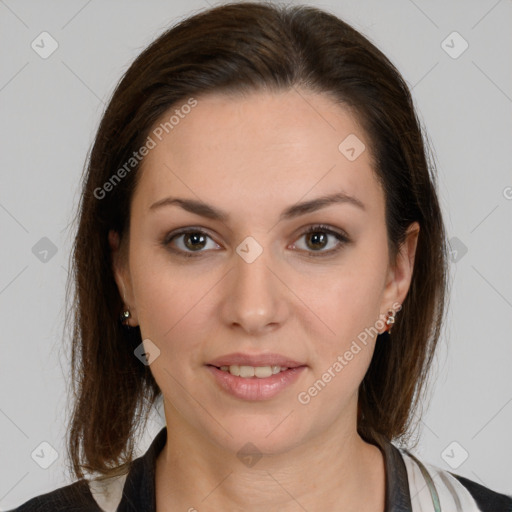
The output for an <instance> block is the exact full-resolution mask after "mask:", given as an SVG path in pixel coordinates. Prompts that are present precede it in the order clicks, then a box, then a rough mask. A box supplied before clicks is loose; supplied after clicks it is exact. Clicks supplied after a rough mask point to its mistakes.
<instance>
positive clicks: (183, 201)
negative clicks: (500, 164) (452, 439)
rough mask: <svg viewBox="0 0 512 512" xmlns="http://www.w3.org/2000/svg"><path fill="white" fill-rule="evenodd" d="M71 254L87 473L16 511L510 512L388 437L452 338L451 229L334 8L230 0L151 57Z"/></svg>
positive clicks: (365, 51)
mask: <svg viewBox="0 0 512 512" xmlns="http://www.w3.org/2000/svg"><path fill="white" fill-rule="evenodd" d="M73 256H74V265H75V266H74V268H75V272H74V276H75V279H76V282H75V285H76V300H75V301H74V304H75V309H74V310H73V311H72V312H73V313H74V317H73V318H74V339H73V359H72V364H73V370H74V375H75V376H76V389H75V390H74V393H75V394H76V402H75V407H74V414H73V418H72V424H71V426H70V430H69V455H70V458H71V461H72V464H73V469H74V472H75V475H76V477H77V479H78V480H77V481H76V482H75V483H73V484H71V485H68V486H66V487H62V488H60V489H57V490H55V491H53V492H51V493H48V494H45V495H42V496H39V497H36V498H34V499H32V500H30V501H28V502H27V503H25V504H24V505H22V506H20V507H19V508H18V509H17V510H19V511H23V512H25V511H30V510H52V511H54V510H70V509H73V510H84V511H85V510H119V511H128V510H137V511H139V510H143V511H155V510H156V511H158V512H166V511H171V510H189V511H194V510H198V511H209V510H250V511H263V510H265V511H268V510H276V511H277V510H279V511H292V510H308V511H310V512H312V511H317V510H339V509H343V510H354V511H355V510H357V511H361V510H364V511H365V512H382V511H391V510H393V511H395V510H396V511H414V512H416V511H439V510H443V511H453V510H460V511H464V512H468V511H477V510H492V511H494V512H495V511H501V510H503V511H505V510H512V498H511V497H508V496H506V495H504V494H500V493H497V492H495V491H493V490H491V489H488V488H486V487H483V486H481V485H479V484H477V483H475V482H473V481H470V480H468V479H466V478H463V477H462V476H459V475H456V474H453V473H451V472H448V471H444V470H442V469H440V468H437V467H435V466H432V465H430V464H427V463H422V462H421V461H419V460H418V459H417V458H415V457H414V456H413V455H412V454H411V453H410V452H409V451H408V450H406V449H404V448H397V447H396V446H394V445H393V444H392V443H391V441H392V440H405V439H406V438H407V435H408V434H409V432H410V430H411V426H412V418H413V414H414V413H415V412H416V410H417V409H418V406H419V405H421V401H422V392H423V390H424V389H425V383H426V379H427V376H428V370H429V368H430V365H431V361H432V358H433V354H434V351H435V348H436V344H437V341H438V338H439V335H440V329H441V325H442V320H443V315H444V306H445V297H446V293H447V289H446V288H447V258H446V242H445V231H444V225H443V220H442V216H441V212H440V207H439V203H438V199H437V195H436V190H435V175H434V172H433V168H432V166H429V164H428V162H427V154H426V149H425V147H424V145H423V140H422V132H421V129H420V126H419V123H418V120H417V117H416V114H415V111H414V107H413V103H412V100H411V96H410V93H409V91H408V89H407V86H406V85H405V83H404V81H403V79H402V78H401V76H400V74H399V73H398V71H397V70H396V69H395V68H394V67H393V65H392V64H391V63H390V62H389V60H388V59H387V58H386V57H385V56H384V55H383V54H382V53H381V52H380V51H379V50H378V49H377V48H375V46H373V45H372V44H371V43H370V42H369V41H368V40H367V39H366V38H364V37H363V36H362V35H361V34H359V33H358V32H357V31H355V30H354V29H353V28H351V27H350V26H349V25H347V24H346V23H344V22H343V21H341V20H339V19H338V18H336V17H334V16H333V15H330V14H328V13H326V12H323V11H321V10H318V9H315V8H311V7H290V8H284V7H276V6H272V5H267V4H263V3H241V4H229V5H225V6H220V7H216V8H212V9H210V10H208V11H204V12H201V13H199V14H197V15H195V16H193V17H191V18H189V19H186V20H184V21H182V22H181V23H180V24H179V25H177V26H176V27H174V28H172V29H171V30H169V31H167V32H166V33H164V34H163V35H162V36H160V37H159V38H158V39H157V40H156V41H154V42H153V43H152V44H151V45H150V46H149V47H148V48H147V49H146V50H145V51H144V52H142V54H141V55H140V56H139V57H138V58H137V59H136V60H135V62H134V63H133V64H132V66H131V67H130V68H129V70H128V71H127V73H126V74H125V76H124V77H123V79H122V80H121V82H120V84H119V85H118V87H117V89H116V91H115V92H114V94H113V97H112V99H111V101H110V103H109V105H108V108H107V110H106V112H105V114H104V116H103V119H102V122H101V125H100V127H99V130H98V134H97V137H96V140H95V143H94V146H93V148H92V152H91V154H90V159H89V162H88V169H87V174H86V176H85V180H84V189H83V193H82V198H81V204H80V209H79V228H78V233H77V236H76V240H75V245H74V252H73ZM159 397H162V399H163V404H164V411H165V422H166V427H165V428H163V429H162V430H161V431H160V433H159V434H158V435H157V437H156V438H155V440H154V441H153V443H152V444H151V446H150V448H149V449H148V451H147V452H146V454H145V455H144V456H142V457H139V458H137V459H135V460H133V448H134V437H135V433H136V431H137V429H138V428H144V425H145V420H147V416H148V413H149V411H150V410H151V407H152V406H153V405H154V404H155V402H156V400H157V398H159Z"/></svg>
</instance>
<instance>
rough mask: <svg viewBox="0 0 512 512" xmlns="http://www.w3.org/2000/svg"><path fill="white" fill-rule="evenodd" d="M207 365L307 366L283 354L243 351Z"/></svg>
mask: <svg viewBox="0 0 512 512" xmlns="http://www.w3.org/2000/svg"><path fill="white" fill-rule="evenodd" d="M206 364H207V366H215V367H217V368H220V367H221V366H232V365H238V366H254V367H256V366H281V367H286V368H298V367H301V366H306V365H305V364H304V363H301V362H298V361H295V360H293V359H290V358H289V357H286V356H283V355H281V354H255V355H250V354H242V353H241V352H235V353H232V354H226V355H224V356H221V357H218V358H216V359H213V360H211V361H209V362H208V363H206Z"/></svg>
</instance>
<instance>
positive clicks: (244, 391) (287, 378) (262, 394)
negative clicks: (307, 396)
mask: <svg viewBox="0 0 512 512" xmlns="http://www.w3.org/2000/svg"><path fill="white" fill-rule="evenodd" d="M207 368H208V370H209V371H210V372H211V373H212V375H213V376H214V377H215V380H216V381H217V383H218V384H219V385H220V387H221V388H222V389H223V390H224V391H227V392H228V393H229V394H231V395H233V396H235V397H237V398H242V399H243V400H268V399H270V398H273V397H274V396H276V395H277V394H278V393H279V392H281V391H282V390H283V389H285V388H287V387H288V386H290V385H291V384H293V383H294V382H295V381H296V380H297V379H298V378H299V375H300V374H301V373H302V371H303V370H305V369H306V366H299V367H297V368H289V369H288V370H285V371H283V372H279V373H276V374H275V375H271V376H270V377H266V378H264V379H260V378H258V377H252V378H247V379H246V378H244V377H237V376H235V375H231V373H229V372H225V371H223V370H220V369H219V368H216V367H215V366H209V365H208V366H207Z"/></svg>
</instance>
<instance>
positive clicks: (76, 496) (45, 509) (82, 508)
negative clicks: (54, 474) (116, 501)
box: [7, 480, 101, 512]
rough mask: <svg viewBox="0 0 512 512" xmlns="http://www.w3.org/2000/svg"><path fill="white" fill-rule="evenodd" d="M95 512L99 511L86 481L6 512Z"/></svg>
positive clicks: (34, 499)
mask: <svg viewBox="0 0 512 512" xmlns="http://www.w3.org/2000/svg"><path fill="white" fill-rule="evenodd" d="M64 511H66V512H97V511H101V508H99V506H98V504H97V502H96V501H95V500H94V498H93V496H92V494H91V491H90V489H89V485H88V482H87V481H86V480H78V481H77V482H74V483H72V484H69V485H66V486H63V487H59V488H58V489H55V490H54V491H51V492H48V493H46V494H41V495H39V496H36V497H34V498H31V499H30V500H28V501H26V502H25V503H23V504H22V505H20V506H19V507H17V508H15V509H12V510H10V511H7V512H64Z"/></svg>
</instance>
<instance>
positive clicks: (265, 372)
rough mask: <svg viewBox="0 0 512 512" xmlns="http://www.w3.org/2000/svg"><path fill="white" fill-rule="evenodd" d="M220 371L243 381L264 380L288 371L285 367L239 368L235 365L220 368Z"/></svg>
mask: <svg viewBox="0 0 512 512" xmlns="http://www.w3.org/2000/svg"><path fill="white" fill-rule="evenodd" d="M220 369H221V370H222V371H224V372H229V373H231V375H235V376H236V377H242V378H244V379H250V378H252V377H257V378H259V379H266V378H267V377H270V376H272V375H276V374H277V373H279V372H282V371H284V370H288V368H287V367H285V366H239V365H237V364H232V365H231V366H221V367H220Z"/></svg>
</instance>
